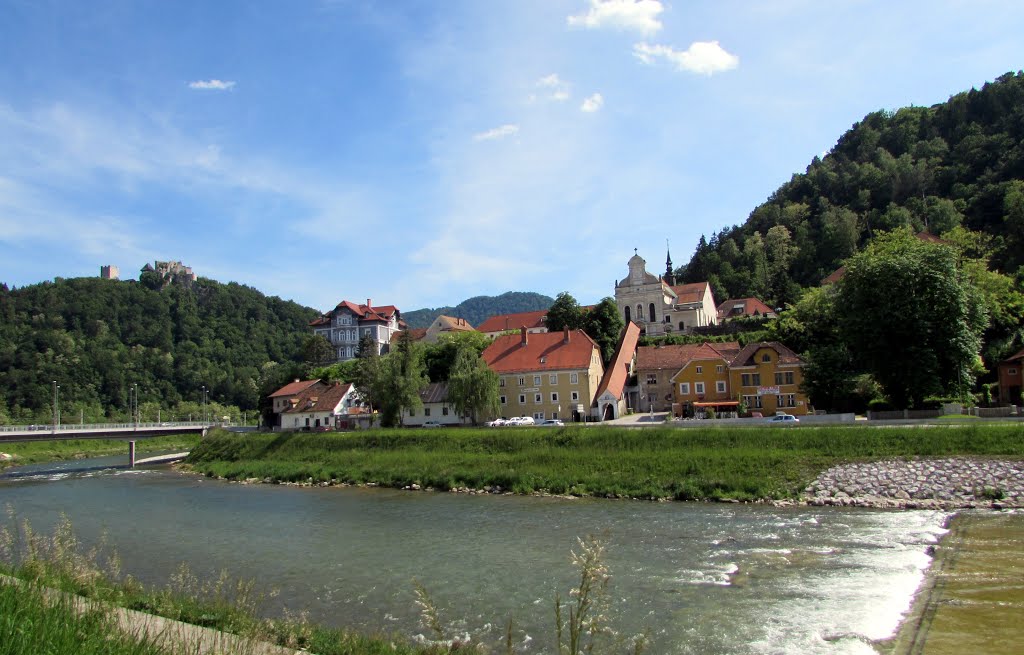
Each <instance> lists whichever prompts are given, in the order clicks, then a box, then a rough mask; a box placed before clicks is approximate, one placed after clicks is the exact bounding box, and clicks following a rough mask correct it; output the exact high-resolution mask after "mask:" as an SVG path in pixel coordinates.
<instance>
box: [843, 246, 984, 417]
mask: <svg viewBox="0 0 1024 655" xmlns="http://www.w3.org/2000/svg"><path fill="white" fill-rule="evenodd" d="M836 294H837V295H836V305H835V306H836V312H837V319H838V321H837V322H838V327H839V333H840V336H841V337H842V341H843V342H844V343H845V345H846V346H847V348H848V349H849V351H850V352H851V353H852V354H853V355H854V356H855V357H856V359H857V360H858V361H859V362H860V363H862V364H863V366H864V367H865V369H866V371H867V372H869V373H871V374H872V375H873V376H874V378H875V379H876V380H878V382H880V383H881V385H882V387H883V389H884V390H885V393H886V394H887V395H888V396H889V398H890V399H891V400H892V402H893V403H894V404H896V405H897V406H900V407H907V406H919V405H920V404H921V402H922V401H923V400H924V398H925V397H926V396H929V395H940V394H946V395H950V396H958V397H963V396H964V394H966V393H967V392H968V391H969V389H970V386H971V384H972V383H973V381H974V375H975V371H976V365H977V361H978V353H979V350H980V348H981V334H982V332H983V331H984V329H985V327H986V325H987V318H986V313H985V309H984V304H983V301H982V298H981V295H980V294H979V293H978V291H977V290H976V289H975V288H974V286H973V285H972V284H971V283H970V282H969V280H968V279H967V276H966V275H965V273H964V271H963V270H961V269H960V267H959V265H958V251H957V250H956V249H955V248H953V247H951V246H947V245H943V244H936V243H930V242H926V241H922V240H920V239H917V238H915V237H914V236H913V235H912V234H911V233H910V231H909V230H898V231H894V232H892V233H889V234H885V235H881V236H879V237H878V238H876V239H875V240H874V241H872V242H871V244H870V245H869V246H868V247H867V248H866V249H865V250H864V251H862V252H860V253H858V254H856V255H854V256H853V257H851V258H850V259H849V260H847V265H846V273H845V275H844V276H843V278H842V279H841V280H840V281H839V283H838V285H837V288H836Z"/></svg>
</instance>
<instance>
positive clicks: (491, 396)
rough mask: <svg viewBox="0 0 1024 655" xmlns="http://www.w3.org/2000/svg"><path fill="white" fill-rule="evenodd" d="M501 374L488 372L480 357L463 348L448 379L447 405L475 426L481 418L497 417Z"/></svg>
mask: <svg viewBox="0 0 1024 655" xmlns="http://www.w3.org/2000/svg"><path fill="white" fill-rule="evenodd" d="M499 398H500V397H499V389H498V374H497V373H495V372H494V371H492V370H491V369H490V368H488V366H487V364H486V362H484V360H483V359H481V357H480V353H478V352H476V350H475V349H474V348H472V347H470V346H467V345H461V346H460V347H459V348H458V352H457V354H456V356H455V362H454V363H453V364H452V369H451V376H450V377H449V379H448V401H449V402H450V403H452V404H453V405H454V406H455V411H456V412H458V413H459V415H460V416H466V415H468V416H469V417H470V418H471V420H472V421H473V425H476V424H477V422H478V419H479V418H480V417H481V416H492V415H497V413H498V412H499V411H500V409H501V405H500V402H499Z"/></svg>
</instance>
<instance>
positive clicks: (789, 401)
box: [786, 393, 796, 407]
mask: <svg viewBox="0 0 1024 655" xmlns="http://www.w3.org/2000/svg"><path fill="white" fill-rule="evenodd" d="M786 407H796V394H795V393H787V394H786Z"/></svg>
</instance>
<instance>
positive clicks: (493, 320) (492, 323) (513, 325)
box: [476, 309, 548, 339]
mask: <svg viewBox="0 0 1024 655" xmlns="http://www.w3.org/2000/svg"><path fill="white" fill-rule="evenodd" d="M547 315H548V310H546V309H542V310H539V311H535V312H518V313H515V314H498V315H497V316H492V317H490V318H488V319H487V320H486V321H484V322H483V323H481V324H480V325H479V326H477V328H476V331H477V332H482V333H484V334H486V335H487V336H489V337H490V338H492V339H494V338H496V337H498V336H500V335H502V334H505V333H508V332H519V330H520V329H521V328H526V331H527V332H529V333H530V334H540V333H544V332H547V331H548V328H547V326H546V325H545V324H544V319H545V318H546V317H547Z"/></svg>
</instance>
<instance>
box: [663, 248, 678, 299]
mask: <svg viewBox="0 0 1024 655" xmlns="http://www.w3.org/2000/svg"><path fill="white" fill-rule="evenodd" d="M664 280H665V284H667V285H669V286H670V287H671V286H675V284H676V274H675V273H673V272H672V253H671V252H669V248H668V239H665V277H664Z"/></svg>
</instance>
